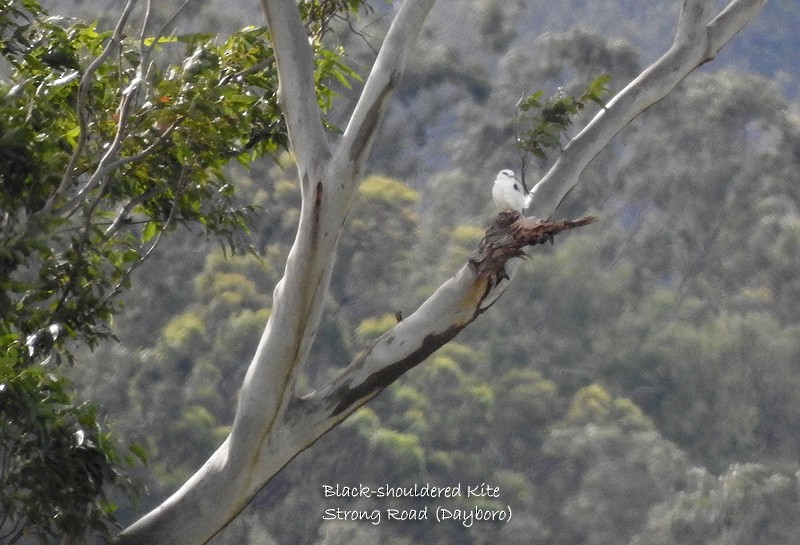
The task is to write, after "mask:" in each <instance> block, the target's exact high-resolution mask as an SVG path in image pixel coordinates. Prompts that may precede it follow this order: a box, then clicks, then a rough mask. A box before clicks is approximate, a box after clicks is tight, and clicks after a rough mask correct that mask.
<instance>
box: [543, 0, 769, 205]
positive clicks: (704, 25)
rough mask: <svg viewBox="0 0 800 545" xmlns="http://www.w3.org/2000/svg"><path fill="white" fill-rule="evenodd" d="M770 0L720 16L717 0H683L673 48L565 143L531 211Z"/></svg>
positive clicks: (740, 0)
mask: <svg viewBox="0 0 800 545" xmlns="http://www.w3.org/2000/svg"><path fill="white" fill-rule="evenodd" d="M766 3H767V0H733V1H731V2H730V3H729V4H728V5H727V6H726V7H725V9H723V10H722V11H721V12H720V13H719V14H718V15H717V16H716V17H714V16H713V13H714V11H713V8H714V4H715V2H714V0H685V1H684V3H683V9H682V10H681V14H680V19H679V21H678V31H677V33H676V35H675V40H674V41H673V43H672V47H670V49H669V50H668V51H667V52H666V53H665V54H664V55H663V56H662V57H661V58H660V59H658V60H657V61H656V62H655V63H653V64H652V65H651V66H650V67H648V68H647V69H646V70H644V71H643V72H642V73H641V74H640V75H639V76H638V77H637V78H636V79H634V80H633V81H632V82H631V83H629V84H628V86H627V87H625V88H624V89H623V90H622V91H620V92H619V93H618V94H617V95H616V96H615V97H614V98H613V99H612V100H610V101H609V102H608V104H607V105H606V108H605V109H604V110H601V111H600V112H599V113H598V114H597V115H596V116H595V118H594V119H593V120H592V121H591V122H590V123H589V124H588V125H586V127H585V128H584V129H583V130H582V131H581V132H580V133H578V135H576V136H575V138H573V139H572V140H571V141H570V142H569V144H567V145H566V146H565V147H564V151H563V153H562V154H561V155H560V156H559V158H558V160H557V161H556V162H555V164H554V165H553V167H552V168H551V169H550V170H549V171H548V172H547V174H546V175H545V176H544V177H543V178H542V179H541V180H540V181H539V183H537V184H536V185H535V186H534V187H533V189H531V194H532V196H533V201H532V204H531V207H530V209H529V210H530V213H531V214H533V215H535V216H539V217H544V218H546V217H549V216H550V215H551V214H552V213H553V212H554V211H555V209H556V207H557V206H558V205H559V203H560V202H561V201H562V200H563V198H564V196H565V195H566V194H567V193H569V191H570V190H571V189H572V188H573V187H575V185H576V184H577V183H578V177H579V176H580V175H581V173H582V172H583V170H584V169H585V168H586V165H588V164H589V161H591V160H592V159H594V157H595V156H596V155H597V154H598V153H599V152H600V150H602V149H603V148H604V147H605V146H606V144H608V142H609V141H610V140H611V139H612V138H613V137H614V136H615V135H616V134H617V133H618V132H619V131H620V130H621V129H622V128H623V127H625V126H626V125H627V124H628V123H630V122H631V121H632V120H633V119H634V118H635V117H636V116H637V115H639V114H640V113H642V112H643V111H644V110H645V109H647V108H648V107H650V106H652V105H653V104H655V103H656V102H658V101H659V100H661V99H662V98H664V97H665V96H666V95H667V93H669V92H670V91H671V90H672V89H673V88H674V87H675V86H676V85H677V84H678V83H679V82H680V81H681V80H682V79H683V78H685V77H686V76H687V75H688V74H689V73H691V72H692V71H693V70H694V69H695V68H697V67H699V66H701V65H703V64H705V63H706V62H708V61H710V60H712V59H713V58H714V57H715V56H716V54H717V52H718V51H719V50H720V49H722V47H723V46H724V45H725V44H727V43H728V42H729V41H730V40H731V39H732V38H733V36H734V35H735V34H736V33H737V32H739V31H740V30H741V29H742V28H743V27H744V26H745V25H746V24H747V23H748V22H749V21H750V20H751V19H752V18H753V17H755V16H756V14H758V12H759V11H760V10H761V8H762V7H763V6H764V4H766Z"/></svg>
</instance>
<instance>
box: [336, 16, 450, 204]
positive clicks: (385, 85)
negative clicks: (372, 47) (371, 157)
mask: <svg viewBox="0 0 800 545" xmlns="http://www.w3.org/2000/svg"><path fill="white" fill-rule="evenodd" d="M433 4H434V0H406V1H405V2H403V3H402V4H401V5H400V9H399V11H398V13H397V16H396V17H395V19H394V21H392V26H391V28H389V32H388V33H387V34H386V39H385V40H384V42H383V46H382V47H381V50H380V52H379V53H378V57H377V58H376V59H375V64H374V65H373V66H372V70H371V72H370V74H369V77H368V78H367V81H366V83H365V84H364V90H363V91H362V93H361V96H360V97H359V100H358V103H357V104H356V107H355V109H354V110H353V115H352V116H351V117H350V122H349V123H348V124H347V127H346V128H345V131H344V135H343V137H342V142H341V144H340V146H339V148H338V150H337V152H336V155H335V156H334V159H333V162H334V164H361V162H362V161H363V160H364V159H365V156H366V155H367V153H369V149H370V147H371V146H372V139H373V138H374V135H375V133H376V128H377V125H378V121H379V120H380V118H381V117H382V114H383V110H384V107H385V105H386V103H387V102H388V98H389V96H390V94H391V92H392V91H393V90H394V89H395V87H396V86H397V84H398V83H399V81H400V75H401V74H402V72H403V70H404V69H405V65H406V60H407V58H408V55H409V54H410V52H411V49H412V46H413V45H414V43H415V41H416V38H417V34H419V30H420V28H421V27H422V23H423V21H424V20H425V17H427V15H428V12H429V11H430V9H431V7H433ZM360 174H361V173H360V172H357V173H356V176H355V179H356V180H359V179H360V178H361V175H360ZM353 190H355V188H353Z"/></svg>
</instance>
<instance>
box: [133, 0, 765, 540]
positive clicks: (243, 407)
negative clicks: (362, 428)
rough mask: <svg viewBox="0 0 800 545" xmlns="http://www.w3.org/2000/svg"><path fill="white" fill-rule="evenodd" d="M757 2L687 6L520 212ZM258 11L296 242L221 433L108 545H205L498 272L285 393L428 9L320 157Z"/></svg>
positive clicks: (484, 297)
mask: <svg viewBox="0 0 800 545" xmlns="http://www.w3.org/2000/svg"><path fill="white" fill-rule="evenodd" d="M763 3H764V0H743V1H733V2H731V4H730V5H729V6H728V7H727V8H726V9H725V10H724V11H723V12H722V13H721V14H720V15H719V16H717V17H716V18H715V19H714V20H712V21H710V22H709V15H708V14H709V13H710V11H711V8H712V6H713V4H714V2H713V0H707V1H705V0H687V2H686V3H685V5H684V9H683V11H682V14H681V19H680V22H679V30H678V34H677V37H676V39H675V43H674V44H673V46H672V48H671V49H670V50H669V51H668V52H667V53H666V54H665V55H664V57H662V58H661V59H659V60H658V61H657V62H656V63H655V64H654V65H653V66H651V67H650V68H648V69H647V70H645V71H644V72H643V73H642V75H640V76H639V77H638V78H636V80H634V81H633V82H632V83H631V84H630V85H629V86H628V87H626V88H625V89H624V90H623V91H622V92H621V93H620V94H619V95H618V96H617V97H615V98H614V99H613V100H612V101H611V102H610V103H609V104H608V109H607V110H606V111H603V112H601V113H600V114H599V115H598V116H597V117H596V118H595V119H594V120H593V121H592V122H591V123H590V124H589V125H588V126H587V127H586V128H585V129H584V130H583V131H582V132H581V133H580V134H579V135H578V136H577V137H576V138H575V139H574V140H573V141H572V142H571V143H570V145H569V146H567V148H566V149H565V150H564V154H563V156H562V157H561V159H559V161H558V162H557V163H556V164H555V166H554V167H553V169H552V170H551V171H550V172H549V173H548V174H547V176H545V178H544V179H543V180H542V181H541V182H539V184H537V186H536V187H535V188H534V191H535V199H534V204H533V207H534V211H535V212H536V213H537V214H538V215H540V216H549V215H550V213H552V211H553V210H554V209H555V207H556V206H557V205H558V203H559V202H560V200H561V198H563V195H565V194H566V192H567V191H569V189H571V188H572V187H573V186H574V185H575V183H576V182H577V178H578V176H579V174H580V172H581V171H582V170H583V169H584V168H585V166H586V164H587V163H588V162H589V161H590V160H591V159H592V158H593V157H594V156H595V155H596V154H597V153H598V152H599V151H600V149H601V148H602V147H603V146H604V145H605V144H606V143H607V142H608V141H609V140H610V139H611V137H612V136H613V135H614V134H616V133H617V132H618V131H619V130H620V129H621V128H622V127H624V126H625V124H627V123H628V122H630V120H631V119H633V118H634V117H635V116H636V115H638V114H639V113H640V112H641V111H643V110H644V109H645V108H647V107H648V106H650V105H651V104H653V103H654V102H656V101H657V100H659V99H660V98H662V97H663V96H665V95H666V94H667V93H668V92H669V90H670V89H672V88H673V87H674V86H675V85H676V84H677V83H678V82H679V81H680V80H681V79H682V78H683V77H684V76H685V75H686V74H688V73H689V72H691V70H693V69H694V68H696V67H697V66H699V65H700V64H702V63H704V62H706V61H707V60H709V59H711V58H713V56H714V55H715V54H716V52H717V51H718V50H719V49H720V48H721V47H722V46H723V45H724V44H725V43H726V42H727V41H728V40H730V38H731V37H732V36H733V35H734V34H735V33H736V32H737V31H738V30H739V29H741V28H742V27H743V26H744V25H745V24H746V22H747V21H748V20H749V19H750V18H752V17H753V16H754V15H755V14H756V13H757V12H758V9H759V8H760V7H761V6H762V5H763ZM263 4H264V9H265V12H266V14H267V20H268V23H269V26H270V29H272V38H273V41H274V48H275V53H276V62H277V65H278V71H279V76H280V82H281V92H280V100H281V103H282V108H283V110H284V112H285V118H286V122H287V126H288V129H289V136H290V142H291V145H292V148H293V150H294V152H295V155H296V158H297V164H298V170H299V176H300V182H301V187H302V195H303V205H302V211H301V220H300V226H299V228H298V233H297V238H296V239H295V242H294V245H293V247H292V250H291V252H290V255H289V258H288V261H287V264H286V270H285V274H284V277H283V279H282V280H281V281H280V282H279V284H278V285H277V287H276V288H275V292H274V297H273V310H272V315H271V318H270V320H269V322H268V323H267V326H266V329H265V331H264V333H263V336H262V338H261V342H260V344H259V346H258V349H257V351H256V354H255V356H254V358H253V360H252V362H251V363H250V367H249V368H248V372H247V375H246V377H245V381H244V384H243V386H242V391H241V395H240V399H239V405H238V410H237V413H236V418H235V421H234V424H233V429H232V431H231V434H230V436H229V437H228V439H227V440H226V441H225V442H224V443H223V444H222V446H221V447H220V448H219V449H218V450H217V451H216V452H215V453H214V454H213V455H212V456H211V458H210V459H209V460H208V461H207V462H206V464H205V465H204V466H203V467H202V468H201V469H200V470H199V471H198V472H197V473H196V474H195V475H194V476H193V477H192V478H191V479H189V481H187V482H186V483H185V484H184V485H183V486H182V487H181V488H180V489H179V490H178V491H177V492H176V493H175V494H173V495H172V496H171V497H170V498H168V499H167V500H166V501H165V502H164V503H163V504H162V505H161V506H159V507H158V508H156V509H155V510H154V511H152V512H150V513H149V514H147V515H146V516H145V517H143V518H142V519H140V520H139V521H137V522H136V523H134V524H133V525H132V526H130V527H129V528H127V529H126V530H125V531H124V532H123V533H122V534H121V535H120V536H119V538H118V541H119V542H120V543H125V544H134V543H135V544H147V545H157V544H170V545H173V544H175V545H178V544H197V543H205V542H206V541H208V540H209V539H210V538H211V537H213V536H214V535H215V534H216V533H217V532H219V531H220V530H221V529H222V528H223V527H224V526H225V525H226V524H228V523H229V522H230V521H231V520H233V518H234V517H235V516H236V515H237V514H238V513H239V512H241V510H242V509H243V508H244V507H245V506H246V505H247V503H248V502H249V501H250V499H251V498H252V497H253V495H254V494H255V493H256V492H258V490H260V489H261V488H262V487H263V486H264V485H265V484H266V483H267V482H268V481H269V479H270V478H271V477H272V476H274V475H275V474H276V473H277V472H278V471H280V470H281V469H282V468H283V466H284V465H285V464H286V463H288V462H289V461H290V460H291V459H292V458H293V457H294V456H296V455H297V454H298V453H300V452H302V451H303V450H304V449H305V448H307V447H308V446H310V445H311V444H312V443H313V442H314V441H316V440H317V439H318V438H319V437H321V436H322V435H323V434H324V433H325V432H327V431H328V430H330V429H331V428H333V427H334V426H336V424H338V423H339V422H341V421H342V420H343V419H345V418H346V417H347V416H348V415H349V414H351V413H352V412H353V411H355V410H356V409H357V408H358V407H360V406H361V405H363V404H364V403H366V402H367V401H368V400H369V399H371V398H372V397H373V396H375V395H376V394H377V393H379V392H380V391H381V390H382V389H383V388H385V387H386V386H388V385H389V384H391V382H393V381H394V380H395V379H397V378H398V377H399V376H400V375H402V374H403V373H404V372H406V371H407V370H408V369H410V368H412V367H413V366H415V365H417V364H418V363H420V362H421V361H422V360H424V359H425V358H426V357H427V356H428V355H430V354H431V353H432V352H433V351H435V350H436V349H437V348H439V347H440V346H442V345H443V344H445V343H446V342H448V341H449V340H450V339H452V338H453V337H454V336H455V335H456V334H457V333H458V332H459V331H460V330H461V329H463V328H464V327H466V326H467V325H468V324H469V323H470V322H472V321H473V320H474V319H475V318H476V317H477V316H478V315H479V314H480V313H481V312H483V310H485V309H486V308H487V306H488V303H489V302H493V301H494V300H496V298H497V296H499V295H500V293H502V290H503V289H504V288H505V286H506V285H507V282H503V281H502V278H503V274H502V273H503V271H502V270H499V269H497V267H499V268H500V269H502V267H503V263H502V262H501V263H498V264H497V267H495V268H494V270H493V271H490V272H489V273H486V271H483V272H481V273H480V274H479V273H478V272H477V271H478V268H476V267H475V266H474V263H468V264H466V265H464V267H462V268H461V270H460V271H458V272H457V273H456V275H455V276H454V277H453V278H451V279H450V280H448V281H447V282H445V284H443V285H442V286H441V287H440V288H439V289H438V290H437V291H436V292H435V293H434V294H433V295H432V296H431V297H430V299H428V300H427V301H426V302H425V303H423V305H422V306H421V307H420V308H419V309H418V310H417V311H416V312H415V313H414V314H412V315H411V316H409V317H408V318H407V319H405V320H403V321H401V322H399V323H398V324H397V326H396V327H394V328H393V329H392V330H391V331H390V332H388V333H386V334H385V335H383V336H382V337H381V338H380V339H378V340H377V341H376V342H375V344H373V345H372V347H370V348H369V349H368V350H366V351H364V353H363V354H362V355H361V356H360V357H359V358H358V359H357V360H356V361H354V362H353V363H351V364H350V366H348V367H347V368H346V369H344V370H343V371H342V373H340V375H339V376H338V377H336V378H335V379H333V380H332V381H331V382H330V383H328V384H327V385H325V386H324V387H322V388H320V389H319V390H317V391H315V392H312V393H310V394H308V395H305V396H302V397H300V396H298V395H297V393H296V392H295V382H296V378H297V375H298V371H299V368H300V366H301V365H302V364H303V362H304V361H305V360H306V359H307V357H308V352H309V347H310V344H311V341H312V339H313V336H314V332H315V330H316V327H317V325H318V323H319V318H320V314H321V312H322V304H323V300H324V294H325V292H326V290H327V289H328V285H329V281H330V275H331V269H332V266H333V259H334V253H335V250H336V245H337V241H338V238H339V234H340V231H341V228H342V225H343V224H344V221H345V218H346V215H347V211H348V210H349V208H350V205H351V203H352V200H353V198H354V195H355V191H356V188H357V184H358V181H359V178H360V174H361V171H362V168H363V162H364V159H365V158H366V156H367V154H368V151H369V148H370V145H371V143H372V139H373V137H374V134H375V130H376V127H377V125H378V121H379V119H380V117H381V113H382V111H383V109H384V107H385V105H386V102H387V99H388V97H389V95H390V94H391V91H392V90H393V88H394V87H395V86H396V84H397V82H398V80H399V77H400V74H401V73H402V70H403V67H404V64H405V59H406V57H407V56H408V54H409V51H410V50H411V47H412V44H413V42H414V40H415V38H416V35H417V33H418V32H419V29H420V27H421V25H422V23H423V21H424V19H425V16H426V15H427V12H428V11H429V9H430V8H431V6H432V4H433V0H405V1H403V2H402V4H401V6H400V9H399V11H398V13H397V15H396V17H395V20H394V21H393V23H392V26H391V29H390V31H389V33H388V35H387V37H386V40H385V42H384V45H383V46H382V48H381V51H380V53H379V55H378V58H377V60H376V62H375V66H374V67H373V70H372V73H371V74H370V76H369V78H368V79H367V82H366V84H365V87H364V90H363V93H362V95H361V99H360V101H359V103H358V105H357V106H356V108H355V110H354V113H353V115H352V118H351V120H350V123H349V124H348V126H347V128H346V130H345V132H344V135H343V137H342V140H341V142H340V144H339V145H338V146H337V147H336V149H333V150H332V149H331V148H330V144H329V143H328V141H327V138H326V136H325V132H324V129H323V126H322V123H321V121H320V112H319V109H318V107H317V103H316V97H315V96H314V89H313V80H312V78H311V71H312V69H313V68H312V59H311V53H310V51H309V48H308V42H307V39H306V37H305V32H304V30H303V28H302V25H301V22H300V19H299V16H298V14H297V10H296V6H295V4H294V2H293V1H292V0H263ZM508 265H509V266H510V265H511V263H509V264H508ZM510 270H511V267H508V266H507V267H506V269H505V271H506V272H509V271H510Z"/></svg>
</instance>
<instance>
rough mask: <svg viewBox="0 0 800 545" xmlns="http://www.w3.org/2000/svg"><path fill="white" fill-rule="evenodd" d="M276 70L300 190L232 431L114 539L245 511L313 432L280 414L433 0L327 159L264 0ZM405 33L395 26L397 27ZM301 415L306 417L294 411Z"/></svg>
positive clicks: (184, 532) (407, 20) (401, 38)
mask: <svg viewBox="0 0 800 545" xmlns="http://www.w3.org/2000/svg"><path fill="white" fill-rule="evenodd" d="M262 3H263V5H264V9H265V11H266V13H267V18H268V21H269V25H270V30H271V37H272V40H273V49H274V51H275V59H276V63H277V65H278V72H279V77H280V79H281V83H280V86H281V91H280V96H281V105H282V108H283V111H284V116H285V118H286V122H287V126H288V128H289V136H290V139H291V142H292V147H293V150H294V151H295V154H296V157H297V163H298V171H299V176H300V181H301V187H302V193H303V200H302V207H301V215H300V224H299V226H298V231H297V238H296V239H295V242H294V244H293V245H292V249H291V251H290V252H289V257H288V259H287V262H286V269H285V272H284V277H283V278H282V279H281V281H280V282H279V283H278V285H277V286H276V287H275V291H274V294H273V307H272V313H271V316H270V319H269V321H268V322H267V326H266V328H265V330H264V333H263V334H262V337H261V341H260V343H259V345H258V348H257V349H256V353H255V355H254V356H253V360H252V362H251V363H250V366H249V367H248V370H247V374H246V376H245V379H244V383H243V385H242V389H241V392H240V395H239V405H238V407H237V411H236V416H235V419H234V423H233V427H232V430H231V434H230V436H229V437H228V439H227V440H226V441H225V442H224V443H223V444H222V445H221V446H220V448H219V449H218V450H217V451H216V452H215V453H214V454H213V455H212V456H211V458H210V459H209V460H208V461H207V462H206V463H205V464H204V466H203V467H202V468H200V470H199V471H198V472H197V473H195V475H194V476H192V478H191V479H189V480H188V481H187V482H186V483H185V484H184V485H183V486H182V487H181V488H180V489H179V490H178V491H177V492H175V493H174V494H173V495H172V496H171V497H170V498H168V499H167V500H166V501H165V502H164V503H162V504H161V505H160V506H159V507H158V508H156V509H155V510H153V511H151V512H150V513H148V514H147V515H145V516H144V517H143V518H142V519H140V520H139V521H137V522H135V523H134V524H133V525H131V526H130V527H128V528H127V529H125V530H124V531H123V532H122V534H120V536H119V537H118V542H120V543H125V544H131V543H137V544H145V543H146V544H148V545H149V544H160V543H169V544H182V543H186V544H195V543H205V542H206V541H208V540H209V539H211V538H212V537H213V536H214V535H215V534H216V533H217V532H219V531H220V530H221V529H222V528H223V527H224V526H225V525H226V524H228V523H229V522H230V521H231V520H233V518H234V517H235V516H236V515H238V514H239V512H241V510H242V509H243V508H244V507H245V506H246V505H247V504H248V503H249V501H250V499H251V498H252V497H253V496H254V495H255V494H256V492H258V490H260V489H261V488H262V487H263V486H264V485H265V484H266V483H267V481H268V480H269V479H270V478H271V477H272V476H273V475H275V474H276V473H277V472H278V471H280V469H281V468H282V467H283V466H284V465H285V464H286V463H287V462H288V461H289V460H290V459H291V458H292V457H294V456H296V455H297V454H298V453H299V452H301V451H302V450H304V449H305V448H307V447H308V446H309V445H310V444H311V443H312V442H313V441H315V440H316V439H317V438H318V437H319V435H321V433H323V431H320V432H319V433H318V434H317V435H314V434H312V435H311V436H309V435H307V434H306V431H307V429H306V428H305V426H301V427H302V429H303V431H302V432H296V430H295V428H296V427H297V422H294V425H293V426H288V424H287V420H286V419H287V418H289V417H290V416H291V418H295V417H296V416H297V413H295V412H294V411H291V414H290V411H288V407H289V406H290V405H291V406H293V407H295V406H296V404H293V403H292V402H293V401H296V398H295V397H294V395H293V394H294V388H295V386H294V385H295V381H296V377H297V374H298V371H299V369H300V367H301V366H302V365H303V363H304V362H305V360H306V359H307V357H308V352H309V349H310V346H311V342H312V341H313V338H314V333H315V331H316V327H317V325H318V324H319V320H320V316H321V314H322V308H323V304H324V300H325V297H324V295H325V293H326V292H327V289H328V285H329V284H330V277H331V271H332V269H333V261H334V254H335V250H336V246H337V243H338V239H339V235H340V233H341V230H342V228H343V225H344V223H345V219H346V217H347V213H348V210H349V208H350V204H351V203H352V200H353V199H354V197H355V188H356V187H357V182H358V176H359V173H360V172H361V170H362V164H363V161H364V160H365V158H366V156H367V154H368V151H369V147H370V145H371V143H372V139H373V137H374V133H375V131H376V130H377V126H378V121H379V118H380V114H381V112H382V110H383V107H384V104H385V103H386V101H387V100H388V96H389V94H390V93H391V91H392V89H393V88H394V86H395V85H396V84H397V81H398V79H399V77H400V74H401V72H402V69H403V65H404V62H405V59H406V58H407V56H408V51H409V50H410V48H411V46H412V44H413V42H414V38H415V37H416V35H417V33H418V32H419V28H420V27H421V25H422V23H423V21H424V19H425V15H426V14H427V12H428V10H429V9H430V7H431V5H432V4H433V0H406V2H404V3H403V6H402V7H401V9H400V11H399V13H398V15H397V16H396V17H395V20H394V21H393V23H392V27H391V28H390V30H389V34H388V35H387V39H386V41H385V43H384V45H383V47H382V48H381V53H380V54H379V59H380V62H379V67H378V68H376V69H375V70H373V75H371V76H370V78H369V79H368V82H367V87H368V89H365V94H366V95H367V98H365V99H363V100H361V101H360V103H359V105H358V106H357V107H356V111H355V113H354V114H353V118H352V120H351V122H350V123H349V125H348V128H347V131H346V134H345V136H344V137H343V138H342V141H341V142H340V144H339V147H338V149H337V151H336V157H338V158H339V160H331V155H330V152H329V148H328V144H327V141H326V139H325V133H324V131H323V130H322V123H321V119H320V111H319V108H318V106H317V102H316V95H315V90H314V85H313V63H312V58H311V51H310V49H309V47H308V38H307V35H306V32H305V29H304V28H303V26H302V24H301V23H300V17H299V14H298V13H297V7H296V5H295V3H294V2H293V1H291V0H262ZM401 34H402V35H401ZM301 424H302V422H301Z"/></svg>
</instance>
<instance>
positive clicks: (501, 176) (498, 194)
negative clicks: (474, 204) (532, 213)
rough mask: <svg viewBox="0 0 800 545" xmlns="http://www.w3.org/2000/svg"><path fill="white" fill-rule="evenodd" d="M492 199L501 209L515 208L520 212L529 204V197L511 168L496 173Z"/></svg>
mask: <svg viewBox="0 0 800 545" xmlns="http://www.w3.org/2000/svg"><path fill="white" fill-rule="evenodd" d="M492 200H494V203H495V204H496V205H497V206H498V207H499V208H500V209H501V210H516V211H517V212H519V213H520V214H521V213H522V211H523V210H525V209H526V208H528V206H530V204H531V197H530V195H528V192H527V191H526V190H525V186H524V185H523V184H522V182H520V181H518V180H517V178H516V176H515V175H514V171H513V170H509V169H503V170H501V171H500V172H498V173H497V178H495V180H494V187H492Z"/></svg>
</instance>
